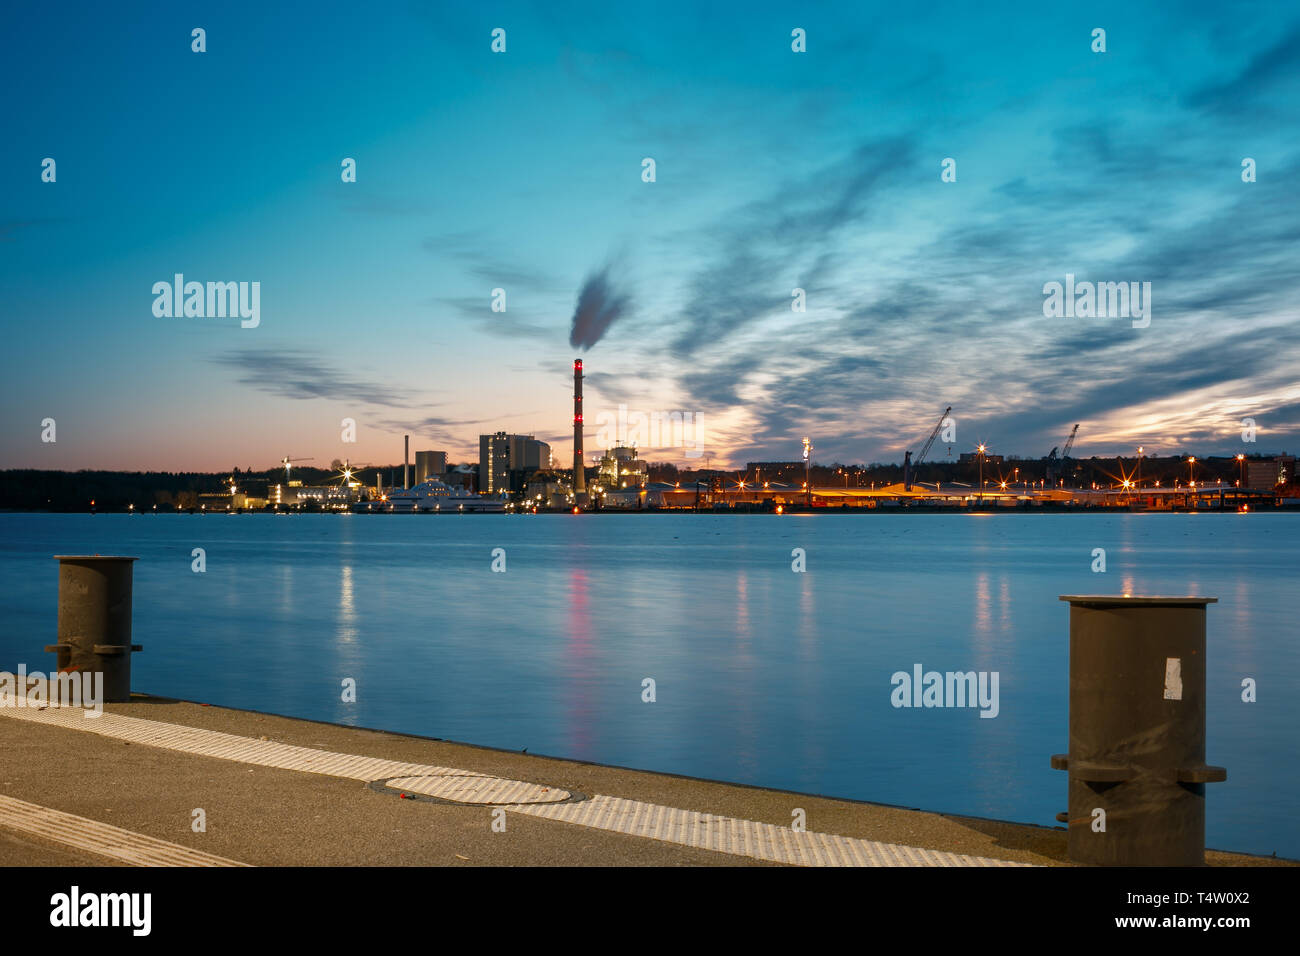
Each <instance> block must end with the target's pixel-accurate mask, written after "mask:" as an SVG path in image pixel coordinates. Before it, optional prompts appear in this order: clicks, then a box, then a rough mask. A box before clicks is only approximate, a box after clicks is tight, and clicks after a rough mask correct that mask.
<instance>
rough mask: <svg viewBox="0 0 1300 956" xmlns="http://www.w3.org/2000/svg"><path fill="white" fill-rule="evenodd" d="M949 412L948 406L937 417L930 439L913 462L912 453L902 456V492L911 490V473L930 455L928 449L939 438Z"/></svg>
mask: <svg viewBox="0 0 1300 956" xmlns="http://www.w3.org/2000/svg"><path fill="white" fill-rule="evenodd" d="M951 411H952V406H951V405H949V406H948V407H947V408H945V409H944V410H943V414H942V415H940V416H939V421H938V422H937V423H936V424H935V426H934V431H932V432H930V437H929V438H927V439H926V440H925V444H924V445H923V446H921V453H920V454H919V455H917V456H916V460H915V461H913V460H912V453H911V452H910V451H909V452H906V453H904V455H903V490H904V491H911V490H912V472H913V470H914V469H916V468H919V467H921V462H923V461H925V456H926V455H928V454H929V453H930V447H931V446H932V445H933V444H934V440H935V439H936V438H938V437H939V431H940V430H941V429H942V428H943V423H944V422H945V421H947V420H948V413H949V412H951Z"/></svg>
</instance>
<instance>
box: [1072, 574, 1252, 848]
mask: <svg viewBox="0 0 1300 956" xmlns="http://www.w3.org/2000/svg"><path fill="white" fill-rule="evenodd" d="M1061 600H1062V601H1069V602H1070V718H1069V721H1070V752H1069V753H1068V754H1056V755H1054V756H1053V757H1052V766H1053V767H1054V768H1056V769H1057V770H1067V771H1069V775H1070V777H1069V786H1068V796H1069V803H1068V806H1069V810H1068V812H1067V813H1065V814H1058V816H1057V819H1058V820H1060V821H1061V822H1063V823H1067V824H1068V825H1069V837H1068V852H1069V856H1070V859H1071V860H1073V861H1075V862H1076V863H1094V864H1101V865H1107V866H1204V865H1205V784H1207V783H1217V782H1219V781H1222V780H1226V779H1227V778H1228V772H1227V771H1226V770H1225V769H1224V768H1222V767H1210V766H1207V765H1206V763H1205V606H1206V605H1207V604H1211V603H1214V602H1216V601H1217V600H1218V598H1205V597H1119V596H1105V595H1094V596H1087V595H1068V594H1067V595H1062V596H1061Z"/></svg>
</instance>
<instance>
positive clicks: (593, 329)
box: [569, 264, 632, 349]
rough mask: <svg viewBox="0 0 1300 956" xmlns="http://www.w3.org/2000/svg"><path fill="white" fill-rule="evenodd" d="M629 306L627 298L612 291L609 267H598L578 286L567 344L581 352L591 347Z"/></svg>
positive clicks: (616, 290) (613, 282)
mask: <svg viewBox="0 0 1300 956" xmlns="http://www.w3.org/2000/svg"><path fill="white" fill-rule="evenodd" d="M631 305H632V299H631V297H630V296H629V295H628V294H627V293H625V292H623V291H621V290H619V289H616V288H615V281H614V280H613V278H611V276H610V266H609V265H608V264H606V265H604V266H602V267H601V268H600V270H599V271H597V272H593V273H592V274H591V275H589V276H588V277H587V281H586V282H584V283H583V284H582V291H581V292H579V293H578V304H577V305H576V306H575V307H574V310H573V328H572V330H571V331H570V332H569V344H570V345H572V346H576V347H579V348H582V349H589V348H591V347H592V346H593V345H595V344H596V343H597V342H599V341H600V340H601V337H602V336H604V334H605V333H606V332H607V331H608V330H609V327H610V326H611V325H613V324H614V323H615V322H616V321H617V320H618V319H619V318H621V317H622V315H623V314H624V313H625V312H627V311H628V310H629V309H630V308H631Z"/></svg>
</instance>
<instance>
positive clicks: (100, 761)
mask: <svg viewBox="0 0 1300 956" xmlns="http://www.w3.org/2000/svg"><path fill="white" fill-rule="evenodd" d="M0 752H2V753H4V754H5V757H6V759H5V761H4V765H3V768H0V865H4V866H104V865H146V866H151V865H178V866H228V865H251V866H301V865H306V866H355V865H363V866H763V865H813V866H818V865H820V866H962V867H967V866H980V867H983V866H1025V865H1030V866H1062V865H1064V866H1069V865H1070V864H1069V862H1068V861H1067V860H1066V856H1065V851H1066V833H1065V831H1064V830H1063V829H1057V828H1048V827H1033V826H1026V825H1022V824H1014V823H1003V822H997V821H991V820H982V819H974V818H966V817H956V816H947V815H942V814H936V813H927V812H923V811H919V810H909V809H903V808H898V807H890V806H883V805H878V804H869V803H859V802H853V801H848V800H838V799H833V798H827V797H816V796H808V795H803V794H793V793H787V792H782V791H776V790H766V789H760V788H752V787H745V786H737V785H732V784H725V783H717V782H711V781H705V780H697V779H691V778H684V777H677V776H671V775H667V774H658V773H648V772H643V771H635V770H626V769H620V768H614V767H606V766H600V765H595V764H588V763H580V762H575V761H569V760H560V759H554V758H548V757H541V756H534V755H530V754H520V753H513V752H505V751H500V750H490V749H485V748H481V747H475V746H470V745H466V744H457V743H449V742H446V741H440V740H433V739H427V738H420V737H411V736H405V735H401V734H393V733H386V732H378V731H372V730H363V729H358V728H354V727H347V726H340V725H335V724H325V723H317V722H313V721H306V720H297V719H293V718H288V717H279V716H273V715H268V714H261V713H254V712H248V711H239V710H230V709H226V708H221V707H209V706H207V705H203V704H198V703H190V702H183V701H175V700H169V699H165V698H160V697H151V696H146V695H140V694H136V695H133V696H132V699H131V701H130V702H127V703H120V704H108V705H105V707H104V713H103V715H102V716H100V717H97V718H95V717H87V716H85V714H84V713H83V712H82V711H81V710H80V709H63V708H57V707H49V708H46V709H44V710H35V709H28V708H16V707H12V706H8V707H0ZM796 809H801V810H803V811H804V815H805V817H806V830H805V831H803V832H801V831H799V830H796V829H794V828H792V821H793V819H794V817H793V814H794V812H795V810H796ZM196 811H201V815H200V814H199V813H196ZM200 816H201V819H202V822H203V829H202V832H199V830H198V829H197V823H196V821H197V820H198V819H200ZM1206 858H1207V862H1208V863H1209V864H1210V865H1211V866H1270V865H1297V864H1295V863H1293V862H1291V861H1285V860H1277V859H1272V858H1264V857H1254V856H1246V855H1241V854H1232V853H1220V852H1215V851H1209V852H1207V854H1206Z"/></svg>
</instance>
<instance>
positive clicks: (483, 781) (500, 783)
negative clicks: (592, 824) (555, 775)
mask: <svg viewBox="0 0 1300 956" xmlns="http://www.w3.org/2000/svg"><path fill="white" fill-rule="evenodd" d="M382 783H383V785H384V787H385V788H386V789H388V790H390V791H401V792H402V793H407V794H415V795H418V796H422V797H433V798H434V799H436V800H448V801H450V802H452V803H472V804H480V805H483V804H491V805H503V806H504V805H510V804H522V803H566V802H568V801H569V800H572V799H573V796H574V795H573V794H572V793H570V792H569V791H568V790H561V789H560V788H558V787H544V786H542V785H541V784H537V783H526V782H525V781H523V780H504V779H502V778H501V777H473V776H466V775H459V774H458V775H437V776H420V777H391V778H389V779H388V780H384V781H382Z"/></svg>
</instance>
